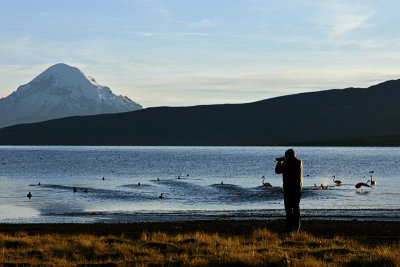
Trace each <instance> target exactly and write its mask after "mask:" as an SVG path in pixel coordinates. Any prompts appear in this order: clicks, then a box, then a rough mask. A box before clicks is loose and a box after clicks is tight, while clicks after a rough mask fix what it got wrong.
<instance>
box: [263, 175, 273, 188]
mask: <svg viewBox="0 0 400 267" xmlns="http://www.w3.org/2000/svg"><path fill="white" fill-rule="evenodd" d="M261 178H262V184H263V186H265V187H268V188H271V187H272V184H270V183H265V182H264V181H265V176H262V177H261Z"/></svg>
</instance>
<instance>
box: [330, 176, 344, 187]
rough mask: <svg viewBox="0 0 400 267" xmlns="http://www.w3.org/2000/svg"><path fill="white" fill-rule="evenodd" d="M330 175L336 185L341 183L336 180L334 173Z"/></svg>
mask: <svg viewBox="0 0 400 267" xmlns="http://www.w3.org/2000/svg"><path fill="white" fill-rule="evenodd" d="M332 177H333V182H334V183H335V184H336V185H341V184H342V181H340V180H336V175H334V176H332Z"/></svg>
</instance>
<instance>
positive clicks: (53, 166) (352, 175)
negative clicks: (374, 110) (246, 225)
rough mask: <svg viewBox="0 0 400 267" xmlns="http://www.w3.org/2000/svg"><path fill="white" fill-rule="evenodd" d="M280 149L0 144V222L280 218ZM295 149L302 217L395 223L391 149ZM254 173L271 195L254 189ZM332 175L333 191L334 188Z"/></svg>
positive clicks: (398, 169) (397, 173) (398, 158)
mask: <svg viewBox="0 0 400 267" xmlns="http://www.w3.org/2000/svg"><path fill="white" fill-rule="evenodd" d="M285 150H286V148H284V147H44V146H43V147H7V146H6V147H0V183H1V188H0V222H16V223H18V222H98V221H100V222H115V221H123V222H126V221H168V220H190V219H215V218H217V219H233V218H234V219H240V218H246V219H247V218H265V219H275V218H283V215H284V211H283V200H282V178H281V176H280V175H276V174H275V173H274V168H275V161H274V159H275V158H276V157H279V156H282V155H283V153H284V151H285ZM295 150H296V152H297V155H298V156H299V157H300V158H301V159H302V160H303V165H304V188H303V197H302V201H301V208H302V216H303V218H304V219H312V218H323V219H324V218H327V219H331V218H336V219H354V218H356V219H376V220H400V205H399V204H400V185H399V181H400V179H399V178H400V149H399V148H372V147H371V148H348V147H338V148H337V147H334V148H333V147H324V148H320V147H312V148H310V147H297V148H295ZM370 171H374V179H376V181H377V185H376V186H374V189H369V188H364V189H362V190H357V189H356V188H355V187H354V185H355V184H356V183H358V182H365V181H366V180H368V178H369V175H370V173H369V172H370ZM263 175H265V176H266V177H267V181H268V182H270V183H271V184H272V185H273V186H274V187H273V188H265V187H263V186H262V183H261V176H263ZM332 175H336V176H337V179H339V180H341V181H342V182H343V184H342V185H341V186H334V183H333V181H332ZM178 176H181V179H178ZM102 177H105V180H102ZM157 178H159V180H158V179H157ZM39 182H40V185H38V183H39ZM221 182H222V183H223V184H221ZM139 183H140V185H139ZM314 183H315V184H317V185H321V184H323V185H329V186H331V188H330V189H329V190H320V189H316V188H315V187H314V186H313V185H314ZM73 187H76V188H77V192H75V193H74V192H73ZM86 188H87V189H88V192H84V189H86ZM28 191H30V192H32V195H33V197H32V198H31V199H30V200H29V199H28V198H27V197H26V194H27V193H28ZM161 193H162V194H163V195H164V196H165V198H164V199H160V198H159V196H160V194H161Z"/></svg>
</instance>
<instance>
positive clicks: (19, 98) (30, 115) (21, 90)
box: [0, 63, 142, 128]
mask: <svg viewBox="0 0 400 267" xmlns="http://www.w3.org/2000/svg"><path fill="white" fill-rule="evenodd" d="M141 108H142V106H140V105H139V104H137V103H135V102H134V101H132V100H131V99H129V98H128V97H126V96H125V97H124V96H117V95H115V94H113V92H112V91H111V90H110V88H108V87H106V86H101V85H99V84H98V83H97V82H96V80H95V79H94V78H92V77H90V76H88V75H86V74H85V73H83V72H82V71H80V70H79V69H78V68H75V67H71V66H68V65H66V64H62V63H60V64H56V65H53V66H51V67H50V68H48V69H47V70H45V71H44V72H42V73H41V74H39V75H38V76H37V77H36V78H34V79H33V80H32V81H30V82H29V83H27V84H25V85H21V86H19V87H18V89H17V90H16V91H15V92H13V93H12V94H10V95H9V96H8V97H5V98H1V99H0V128H1V127H6V126H10V125H15V124H20V123H27V122H39V121H45V120H50V119H56V118H64V117H70V116H76V115H94V114H104V113H117V112H126V111H133V110H137V109H141Z"/></svg>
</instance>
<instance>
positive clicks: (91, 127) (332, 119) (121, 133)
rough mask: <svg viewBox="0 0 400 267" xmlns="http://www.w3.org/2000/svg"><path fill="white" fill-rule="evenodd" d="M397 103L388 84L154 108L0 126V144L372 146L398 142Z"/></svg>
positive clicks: (398, 91)
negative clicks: (346, 142) (344, 142)
mask: <svg viewBox="0 0 400 267" xmlns="http://www.w3.org/2000/svg"><path fill="white" fill-rule="evenodd" d="M399 103H400V80H395V81H388V82H384V83H381V84H378V85H375V86H371V87H369V88H367V89H362V88H348V89H342V90H327V91H320V92H313V93H302V94H296V95H290V96H283V97H277V98H272V99H267V100H262V101H258V102H254V103H247V104H230V105H229V104H228V105H205V106H193V107H176V108H172V107H157V108H148V109H143V110H138V111H134V112H127V113H119V114H108V115H97V116H88V117H72V118H65V119H59V120H53V121H48V122H42V123H36V124H31V125H17V126H13V127H8V128H5V129H0V144H36V145H44V144H52V145H279V144H312V143H315V142H316V143H318V142H320V143H321V144H324V145H329V144H331V143H332V144H333V143H335V142H334V141H332V140H353V141H354V140H357V139H358V138H361V137H363V138H364V140H369V141H368V142H367V143H365V144H364V145H373V144H374V140H377V139H376V138H374V137H377V138H378V139H379V138H380V136H383V139H386V140H388V139H387V138H388V137H387V136H394V140H399V139H398V136H399V135H400V104H399ZM396 138H397V139H396ZM389 143H390V142H389ZM335 144H339V143H335ZM390 144H391V145H393V144H392V143H390ZM398 145H400V144H398Z"/></svg>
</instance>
